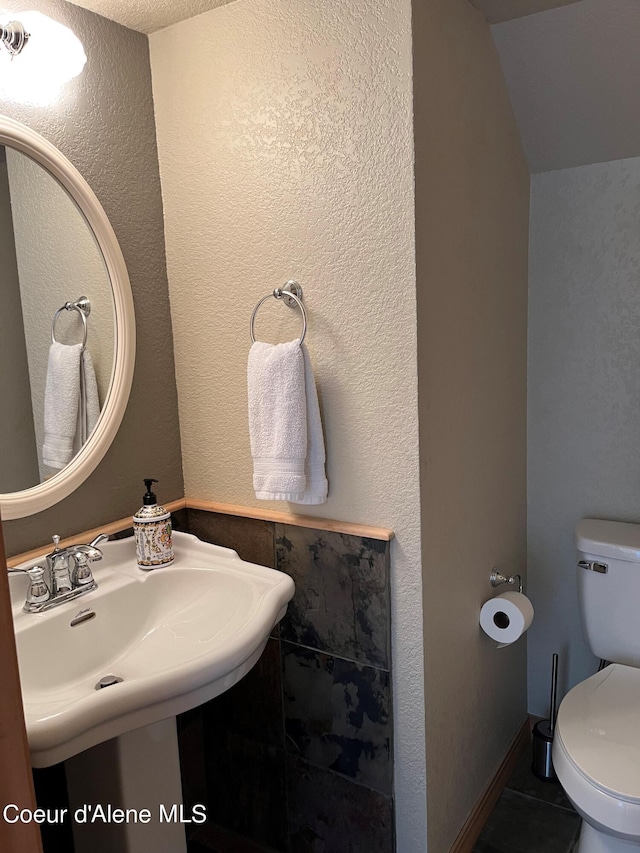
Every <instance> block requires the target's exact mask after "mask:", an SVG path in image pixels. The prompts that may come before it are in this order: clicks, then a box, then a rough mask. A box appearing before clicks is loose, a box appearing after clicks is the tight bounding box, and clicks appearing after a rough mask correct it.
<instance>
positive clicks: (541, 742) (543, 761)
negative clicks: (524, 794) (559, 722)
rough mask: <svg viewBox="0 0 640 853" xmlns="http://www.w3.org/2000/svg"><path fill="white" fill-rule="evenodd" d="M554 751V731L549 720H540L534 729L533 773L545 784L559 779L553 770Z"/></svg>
mask: <svg viewBox="0 0 640 853" xmlns="http://www.w3.org/2000/svg"><path fill="white" fill-rule="evenodd" d="M552 749H553V731H552V729H551V726H550V725H549V720H540V722H539V723H536V724H535V726H534V727H533V750H532V754H533V758H532V761H531V771H532V773H533V775H534V776H537V777H538V779H542V781H543V782H557V780H558V777H557V776H556V774H555V771H554V769H553V760H552V758H551V750H552Z"/></svg>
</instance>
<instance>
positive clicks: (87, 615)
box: [69, 607, 96, 628]
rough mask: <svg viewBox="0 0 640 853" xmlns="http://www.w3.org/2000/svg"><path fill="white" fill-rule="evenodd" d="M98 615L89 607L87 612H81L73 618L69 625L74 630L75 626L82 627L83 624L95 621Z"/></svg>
mask: <svg viewBox="0 0 640 853" xmlns="http://www.w3.org/2000/svg"><path fill="white" fill-rule="evenodd" d="M95 615H96V613H95V610H91V608H90V607H88V608H87V609H86V610H81V611H80V612H79V613H78V614H77V615H76V616H74V617H73V619H72V620H71V622H69V625H71V627H72V628H73V627H74V626H75V625H82V623H83V622H88V621H89V619H93V618H94V617H95Z"/></svg>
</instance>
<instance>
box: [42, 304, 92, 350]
mask: <svg viewBox="0 0 640 853" xmlns="http://www.w3.org/2000/svg"><path fill="white" fill-rule="evenodd" d="M63 311H77V312H78V314H79V315H80V318H81V319H82V349H84V348H85V347H86V345H87V333H88V329H87V317H88V316H89V314H91V303H90V302H89V300H88V299H87V297H86V296H81V297H80V299H77V300H76V301H75V302H65V304H64V305H63V306H62V308H58V310H57V311H56V313H55V314H54V315H53V320H52V321H51V343H52V344H57V343H58V341H57V340H56V320H57V319H58V317H59V316H60V314H62V312H63Z"/></svg>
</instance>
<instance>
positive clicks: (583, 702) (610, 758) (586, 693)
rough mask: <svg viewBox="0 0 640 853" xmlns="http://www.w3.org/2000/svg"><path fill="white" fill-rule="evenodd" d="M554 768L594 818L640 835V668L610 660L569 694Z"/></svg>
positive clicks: (580, 808) (627, 833) (632, 835)
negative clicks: (602, 668) (604, 667)
mask: <svg viewBox="0 0 640 853" xmlns="http://www.w3.org/2000/svg"><path fill="white" fill-rule="evenodd" d="M553 762H554V767H555V771H556V773H557V775H558V778H559V779H560V782H561V783H562V786H563V787H564V788H565V790H566V792H567V794H568V796H569V798H570V799H571V800H572V801H573V803H574V805H575V806H576V808H577V809H578V811H580V812H581V813H582V815H583V817H585V819H586V820H588V821H589V822H590V823H592V824H594V825H596V826H598V827H600V828H602V829H603V830H604V831H606V832H611V833H613V834H615V835H618V836H619V837H622V838H629V839H634V840H638V839H639V838H640V669H636V668H635V667H630V666H623V665H622V664H611V665H610V666H608V667H607V668H606V669H604V670H602V671H601V672H598V673H596V674H595V675H592V676H591V678H588V679H587V680H586V681H583V682H582V683H580V684H578V685H576V687H574V688H573V689H572V690H570V691H569V693H568V694H567V695H566V696H565V698H564V700H563V701H562V704H561V705H560V710H559V712H558V720H557V724H556V731H555V739H554V746H553Z"/></svg>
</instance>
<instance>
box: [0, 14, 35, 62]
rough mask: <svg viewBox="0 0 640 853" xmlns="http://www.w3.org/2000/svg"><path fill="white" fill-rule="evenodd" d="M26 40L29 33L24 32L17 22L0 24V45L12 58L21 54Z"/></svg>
mask: <svg viewBox="0 0 640 853" xmlns="http://www.w3.org/2000/svg"><path fill="white" fill-rule="evenodd" d="M28 38H29V33H27V32H25V29H24V27H23V26H22V24H21V23H20V22H19V21H9V23H8V24H0V44H2V45H4V47H5V48H6V50H7V52H8V53H9V54H11V56H12V57H14V56H17V55H18V54H19V53H21V51H22V49H23V48H24V46H25V44H26V43H27V40H28Z"/></svg>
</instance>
